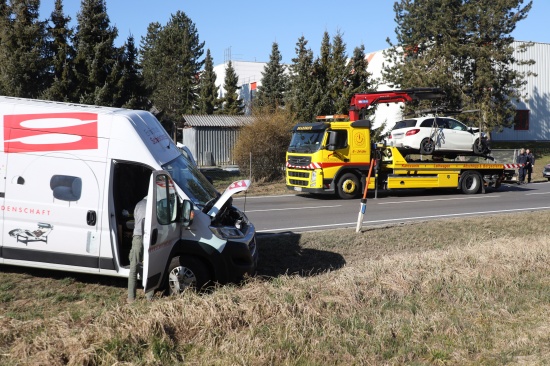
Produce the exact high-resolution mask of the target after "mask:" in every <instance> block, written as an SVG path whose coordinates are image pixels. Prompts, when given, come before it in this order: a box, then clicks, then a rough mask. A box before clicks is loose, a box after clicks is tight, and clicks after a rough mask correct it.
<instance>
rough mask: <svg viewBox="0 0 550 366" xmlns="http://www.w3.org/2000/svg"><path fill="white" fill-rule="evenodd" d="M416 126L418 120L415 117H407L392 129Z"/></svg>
mask: <svg viewBox="0 0 550 366" xmlns="http://www.w3.org/2000/svg"><path fill="white" fill-rule="evenodd" d="M414 126H416V120H415V119H405V120H403V121H399V122H396V123H395V126H393V128H392V130H399V129H402V128H410V127H414Z"/></svg>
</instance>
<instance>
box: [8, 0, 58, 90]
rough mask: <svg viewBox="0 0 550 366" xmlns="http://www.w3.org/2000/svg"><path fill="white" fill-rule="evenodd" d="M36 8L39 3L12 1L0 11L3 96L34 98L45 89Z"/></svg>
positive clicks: (43, 43)
mask: <svg viewBox="0 0 550 366" xmlns="http://www.w3.org/2000/svg"><path fill="white" fill-rule="evenodd" d="M39 5H40V0H12V1H11V6H9V5H7V4H6V2H5V1H3V4H2V8H0V12H1V13H0V15H1V17H2V20H1V23H2V30H1V32H2V33H1V36H0V41H1V42H0V43H1V44H2V46H1V50H0V90H1V91H2V93H3V94H5V95H10V96H17V97H24V98H37V97H38V96H39V95H40V94H41V93H42V92H43V90H44V89H45V87H46V81H47V68H48V65H47V63H46V57H45V56H46V28H45V22H43V21H39V20H38V16H39V12H38V10H39Z"/></svg>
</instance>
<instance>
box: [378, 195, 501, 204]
mask: <svg viewBox="0 0 550 366" xmlns="http://www.w3.org/2000/svg"><path fill="white" fill-rule="evenodd" d="M499 197H500V196H485V197H479V196H478V197H459V198H436V199H429V200H416V201H395V202H377V203H376V204H378V205H391V204H394V203H417V202H432V201H453V200H474V199H482V198H499Z"/></svg>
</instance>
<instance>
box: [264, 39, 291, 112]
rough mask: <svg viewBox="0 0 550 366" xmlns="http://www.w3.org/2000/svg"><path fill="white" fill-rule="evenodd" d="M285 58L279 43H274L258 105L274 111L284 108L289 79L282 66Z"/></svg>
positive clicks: (266, 66)
mask: <svg viewBox="0 0 550 366" xmlns="http://www.w3.org/2000/svg"><path fill="white" fill-rule="evenodd" d="M282 59H283V57H282V55H281V52H280V51H279V45H278V44H277V42H273V45H272V47H271V55H270V56H269V62H268V63H267V64H266V65H265V67H264V71H263V72H262V79H261V84H262V85H261V86H260V87H259V88H258V97H257V102H258V105H259V106H261V107H262V108H267V111H274V110H275V109H276V108H278V107H283V106H284V104H285V102H284V98H285V94H286V92H287V89H288V78H287V76H286V75H285V66H284V65H283V64H281V61H282Z"/></svg>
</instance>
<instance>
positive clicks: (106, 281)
mask: <svg viewBox="0 0 550 366" xmlns="http://www.w3.org/2000/svg"><path fill="white" fill-rule="evenodd" d="M1 268H2V272H3V273H12V274H18V275H21V276H28V277H29V278H32V277H34V278H35V279H42V280H54V281H60V280H66V279H72V280H74V281H76V282H80V283H84V284H95V285H101V286H108V287H114V288H117V287H118V288H127V287H128V279H127V278H122V277H112V276H102V275H99V274H90V273H78V272H69V271H58V270H55V271H54V270H50V269H41V268H28V267H19V266H13V265H2V267H1Z"/></svg>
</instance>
